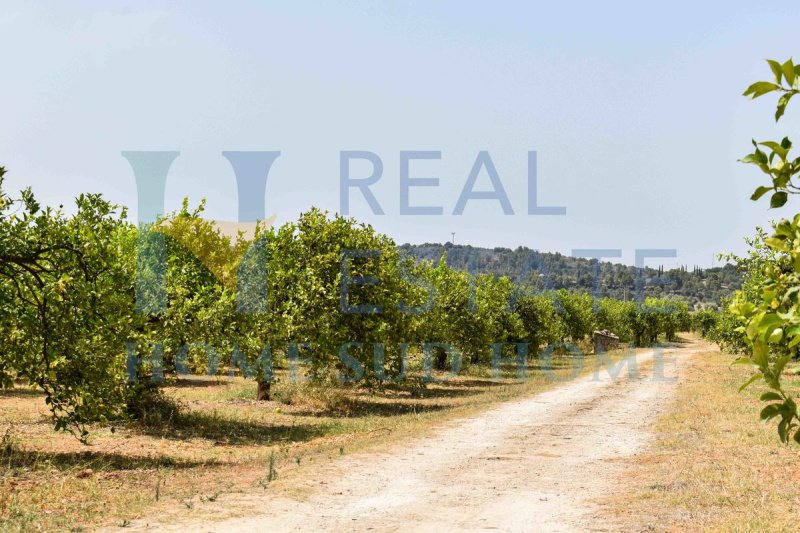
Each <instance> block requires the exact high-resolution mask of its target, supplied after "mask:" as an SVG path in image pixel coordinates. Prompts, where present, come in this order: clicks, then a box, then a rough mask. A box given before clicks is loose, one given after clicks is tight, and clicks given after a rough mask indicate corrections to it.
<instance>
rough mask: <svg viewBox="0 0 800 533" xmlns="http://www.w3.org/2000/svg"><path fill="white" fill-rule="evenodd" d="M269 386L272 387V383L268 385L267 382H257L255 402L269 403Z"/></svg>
mask: <svg viewBox="0 0 800 533" xmlns="http://www.w3.org/2000/svg"><path fill="white" fill-rule="evenodd" d="M270 385H272V383H270V382H269V381H259V382H258V392H257V393H256V400H258V401H259V402H268V401H269V392H270V390H269V389H270Z"/></svg>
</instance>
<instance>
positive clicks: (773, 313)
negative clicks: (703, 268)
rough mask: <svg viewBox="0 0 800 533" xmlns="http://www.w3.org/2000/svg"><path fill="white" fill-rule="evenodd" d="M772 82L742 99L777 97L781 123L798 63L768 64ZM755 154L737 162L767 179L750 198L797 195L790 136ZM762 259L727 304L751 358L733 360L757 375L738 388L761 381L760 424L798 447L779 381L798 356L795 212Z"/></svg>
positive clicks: (797, 167) (799, 73)
mask: <svg viewBox="0 0 800 533" xmlns="http://www.w3.org/2000/svg"><path fill="white" fill-rule="evenodd" d="M768 63H769V66H770V69H771V71H772V75H773V80H772V81H759V82H756V83H754V84H752V85H751V86H750V87H748V88H747V90H746V91H745V93H744V95H745V96H750V97H751V98H760V97H761V96H764V95H767V94H777V95H778V104H777V109H776V112H775V120H776V121H777V120H780V118H781V117H782V116H783V114H784V112H785V111H786V108H787V105H788V104H789V102H790V100H791V99H792V97H794V96H795V95H796V94H798V92H800V87H799V86H798V79H800V65H794V63H793V61H792V60H791V59H790V60H788V61H785V62H783V63H779V62H777V61H773V60H769V61H768ZM753 146H754V151H753V152H752V153H750V154H748V155H747V156H746V157H744V158H743V159H742V161H743V162H745V163H749V164H753V165H756V166H757V167H758V168H759V169H760V170H761V171H762V172H763V173H764V174H766V175H767V177H768V179H769V183H768V184H767V185H762V186H760V187H758V188H757V189H756V190H755V191H754V192H753V195H752V197H751V199H752V200H759V199H760V198H762V197H764V196H766V195H769V199H770V200H769V201H770V206H771V207H773V208H777V207H782V206H783V205H784V204H786V202H787V200H788V198H789V195H792V194H798V193H800V187H798V183H797V178H798V174H800V158H793V157H792V154H791V151H792V142H791V140H790V139H789V138H784V139H783V140H781V141H780V142H777V141H762V142H757V141H755V140H754V141H753ZM762 240H763V245H764V247H765V248H764V249H763V250H761V251H757V254H758V253H762V254H763V257H764V260H763V261H758V260H757V261H754V262H753V267H754V268H755V269H757V270H758V273H757V274H756V275H754V277H753V279H752V284H751V286H750V287H749V291H750V292H749V293H748V292H745V291H740V292H739V293H737V295H736V296H735V298H734V300H733V303H732V304H731V307H730V308H731V311H732V313H733V314H734V315H735V316H737V317H738V318H739V319H740V320H741V322H742V324H743V325H742V326H740V327H739V328H737V329H738V331H739V332H741V333H743V334H744V335H745V338H746V341H747V343H748V345H749V346H750V348H751V354H750V355H749V356H747V357H741V358H739V359H737V360H736V361H735V363H737V364H749V365H755V366H756V372H755V373H754V374H753V376H751V378H750V379H749V380H748V381H747V382H746V383H744V384H743V385H742V389H744V388H745V387H747V386H749V385H750V384H751V383H754V382H756V381H763V382H764V383H765V384H766V385H767V387H768V389H769V390H767V391H766V392H764V394H763V395H762V396H761V400H762V401H764V402H766V403H767V405H766V406H765V407H764V408H763V409H762V410H761V418H762V419H763V420H765V421H767V420H773V419H777V421H778V435H779V437H780V439H781V441H783V442H788V441H789V440H790V439H791V438H793V439H794V440H795V441H797V442H798V443H800V429H798V427H800V418H798V411H797V404H796V402H795V399H794V396H795V394H794V393H793V392H792V391H790V390H788V389H787V386H786V384H785V382H784V380H782V374H783V370H784V368H785V367H786V365H787V364H788V363H789V361H791V360H792V358H794V357H795V356H796V355H797V348H798V345H800V214H798V215H795V216H794V217H792V218H791V219H783V220H780V221H778V222H777V223H775V224H774V226H773V233H772V234H771V235H769V236H765V237H763V239H762Z"/></svg>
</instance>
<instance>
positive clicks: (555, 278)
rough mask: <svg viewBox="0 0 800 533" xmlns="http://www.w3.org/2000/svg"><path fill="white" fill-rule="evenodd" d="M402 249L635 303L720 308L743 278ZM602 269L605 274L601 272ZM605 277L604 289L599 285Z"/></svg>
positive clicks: (532, 283) (732, 270)
mask: <svg viewBox="0 0 800 533" xmlns="http://www.w3.org/2000/svg"><path fill="white" fill-rule="evenodd" d="M400 250H401V251H403V252H404V253H407V254H409V255H410V256H411V257H413V258H415V259H416V260H418V261H420V260H430V261H433V262H436V261H438V260H439V259H440V258H441V257H442V256H443V255H446V262H447V265H448V266H450V267H451V268H454V269H458V270H466V271H468V272H470V273H472V274H495V275H497V276H507V277H508V278H509V279H511V280H512V281H514V282H515V283H518V284H520V285H526V286H529V287H533V288H535V289H538V290H556V289H571V290H586V291H593V290H596V289H599V292H600V295H601V296H608V297H611V298H615V299H618V300H631V299H633V298H634V295H635V294H636V290H637V277H638V276H639V275H640V274H639V271H640V270H641V271H642V272H641V277H640V280H639V281H638V283H640V285H638V287H643V289H644V293H645V296H646V297H655V298H661V297H675V298H677V299H679V300H681V301H683V302H686V303H687V304H688V305H689V306H690V307H692V308H695V309H700V308H718V307H719V305H720V300H721V299H722V298H725V297H728V296H731V295H732V294H733V293H734V292H735V291H736V290H737V289H738V288H740V287H741V283H742V282H741V278H740V275H739V272H738V271H737V268H736V267H735V266H734V265H731V264H726V265H724V266H721V267H715V268H705V269H703V268H699V267H694V266H692V267H688V266H682V267H680V268H673V269H669V270H664V268H663V267H657V268H652V267H645V268H644V269H638V268H636V267H634V266H629V265H621V264H618V263H612V262H608V261H598V260H597V259H584V258H577V257H570V256H566V255H562V254H560V253H548V252H539V251H536V250H531V249H530V248H525V247H519V248H517V249H515V250H511V249H509V248H491V249H490V248H478V247H474V246H470V245H454V244H451V243H449V242H448V243H446V244H435V243H425V244H403V245H402V246H400ZM598 268H599V272H598ZM598 278H599V287H598Z"/></svg>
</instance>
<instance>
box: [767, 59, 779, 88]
mask: <svg viewBox="0 0 800 533" xmlns="http://www.w3.org/2000/svg"><path fill="white" fill-rule="evenodd" d="M767 63H769V68H770V69H771V70H772V74H773V75H774V76H775V83H778V84H779V83H780V82H781V77H782V76H783V65H781V64H780V63H778V62H777V61H775V60H774V59H767Z"/></svg>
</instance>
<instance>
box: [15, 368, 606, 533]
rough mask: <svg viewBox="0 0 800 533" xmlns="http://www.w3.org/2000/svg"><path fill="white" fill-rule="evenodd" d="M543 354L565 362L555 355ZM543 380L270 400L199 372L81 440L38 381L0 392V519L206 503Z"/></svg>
mask: <svg viewBox="0 0 800 533" xmlns="http://www.w3.org/2000/svg"><path fill="white" fill-rule="evenodd" d="M619 355H620V354H616V357H619ZM591 360H592V359H591V358H587V363H588V362H590V361H591ZM554 366H556V368H557V371H556V372H557V373H560V374H562V375H564V374H568V373H569V370H570V369H569V368H568V367H567V366H568V361H566V360H563V359H561V360H559V359H555V365H554ZM593 366H594V365H592V364H587V365H586V366H585V368H584V372H591V371H592V370H593ZM554 385H557V383H554V382H553V381H551V380H550V379H548V378H547V377H546V376H545V375H544V374H543V372H542V371H541V369H539V368H536V367H535V366H531V367H530V368H529V379H527V380H526V381H524V382H517V381H515V380H513V379H500V380H494V379H491V377H490V376H489V375H486V374H485V373H482V372H468V373H463V374H462V375H460V376H458V377H457V378H454V379H451V380H450V381H448V382H445V383H434V384H429V385H428V386H427V387H424V388H423V387H399V386H391V387H387V388H386V389H385V390H384V391H382V392H379V393H378V394H370V393H368V392H367V391H365V390H360V389H342V388H331V387H321V388H315V387H309V386H307V385H303V386H297V385H292V384H289V383H286V382H279V383H277V384H276V385H274V386H273V388H274V391H273V392H274V397H275V398H276V399H280V400H281V401H280V402H279V401H272V402H257V401H255V385H254V383H253V382H252V381H245V380H243V379H239V378H235V379H233V380H229V379H227V378H224V377H223V378H218V379H217V378H202V377H201V378H195V379H192V380H189V381H183V382H181V383H178V384H174V385H172V386H169V387H167V388H166V393H167V395H168V396H169V397H171V398H173V399H175V400H177V401H178V402H179V403H180V404H181V405H182V406H183V408H182V409H181V410H180V411H179V412H177V413H168V414H166V415H164V414H160V413H153V414H152V416H148V421H147V423H137V424H130V425H127V426H124V427H119V428H117V429H116V431H114V432H112V431H111V430H109V429H103V428H93V429H92V438H91V444H90V446H84V445H81V444H80V443H79V442H78V441H77V440H76V439H74V438H73V437H71V436H69V435H65V434H56V433H54V432H53V431H52V429H51V425H50V421H49V418H48V411H47V407H46V406H45V404H44V402H43V398H42V397H41V395H39V394H38V393H36V392H32V391H28V390H24V389H17V390H12V391H4V392H0V438H3V437H2V436H3V435H7V436H6V437H4V438H3V440H2V441H1V442H0V531H53V530H59V531H61V530H64V531H70V530H71V531H82V530H84V529H90V528H91V527H94V526H97V525H102V524H105V525H120V526H124V525H125V524H127V523H128V521H129V520H132V519H135V518H138V517H141V516H152V515H157V514H161V513H165V512H170V513H173V512H176V510H177V511H182V512H184V513H197V512H203V508H206V509H209V511H210V510H211V509H210V508H211V507H213V506H215V505H218V504H217V497H218V496H219V495H220V494H221V493H225V492H252V491H255V490H263V488H264V487H267V486H270V484H271V482H272V481H273V480H274V479H275V477H276V476H277V477H279V478H280V479H281V481H282V482H283V483H286V480H291V479H292V477H293V476H302V475H304V472H306V473H310V472H312V471H313V470H314V465H321V464H322V463H324V462H326V461H328V460H329V459H330V458H334V457H336V456H338V455H340V454H342V453H349V452H350V451H353V450H356V449H359V448H363V447H366V446H373V445H379V444H380V443H381V442H385V441H386V440H387V439H392V440H395V439H398V438H403V437H406V436H410V435H418V434H421V433H424V432H426V431H429V430H431V428H433V427H434V426H435V425H437V424H438V423H440V422H442V421H444V420H447V419H449V418H453V417H459V416H465V415H469V414H472V413H475V412H479V411H481V410H484V409H488V408H489V407H490V406H491V405H493V404H496V403H497V402H500V401H504V400H509V399H513V398H518V397H521V396H524V395H528V394H533V393H536V392H538V391H542V390H545V389H547V388H549V387H552V386H554Z"/></svg>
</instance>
